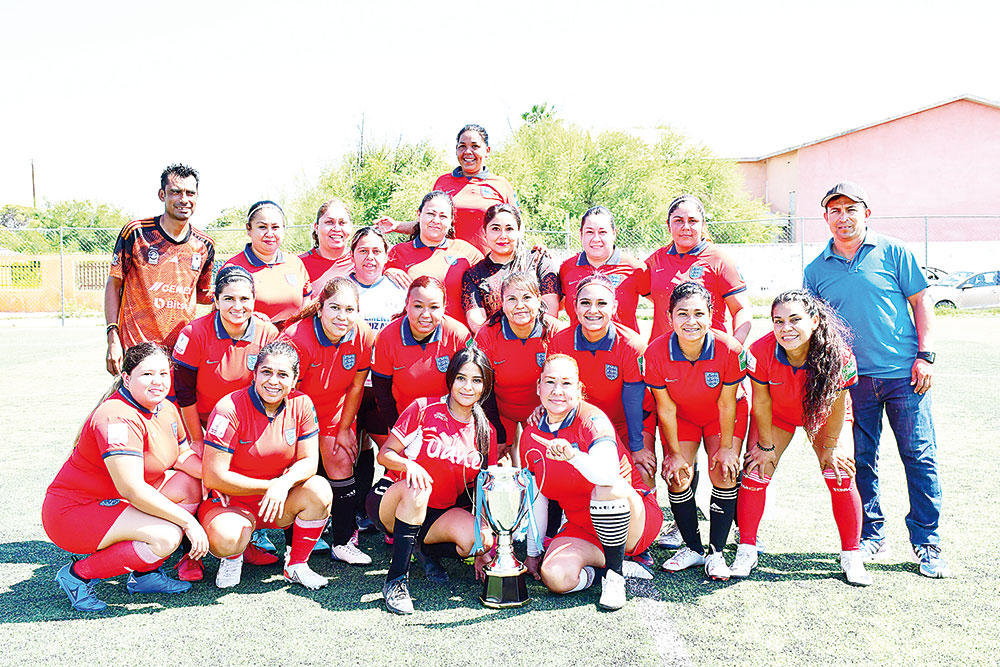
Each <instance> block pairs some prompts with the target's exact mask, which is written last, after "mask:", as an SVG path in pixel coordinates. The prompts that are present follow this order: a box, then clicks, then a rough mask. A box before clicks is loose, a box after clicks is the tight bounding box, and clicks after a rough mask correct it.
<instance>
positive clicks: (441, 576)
mask: <svg viewBox="0 0 1000 667" xmlns="http://www.w3.org/2000/svg"><path fill="white" fill-rule="evenodd" d="M413 555H414V556H416V558H417V562H418V563H420V564H421V565H422V566H423V568H424V574H425V575H427V578H428V579H430V580H431V581H432V582H434V583H435V584H447V583H448V582H449V581H451V577H449V576H448V571H447V570H445V569H444V566H443V565H441V561H440V560H438V559H437V558H435V557H434V556H428V555H427V554H425V553H424V551H423V549H421V548H420V547H417V548H416V549H414V550H413Z"/></svg>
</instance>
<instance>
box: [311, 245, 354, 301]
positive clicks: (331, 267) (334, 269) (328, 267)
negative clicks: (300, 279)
mask: <svg viewBox="0 0 1000 667" xmlns="http://www.w3.org/2000/svg"><path fill="white" fill-rule="evenodd" d="M299 259H301V260H302V265H303V266H305V267H306V273H307V274H309V282H310V283H312V286H313V291H314V292H316V294H319V293H320V292H322V291H323V288H324V287H326V284H327V283H328V282H329V281H330V280H332V279H333V278H347V277H348V276H350V275H351V272H352V271H354V258H353V257H352V256H351V253H350V252H345V253H344V254H343V255H341V256H340V259H327V258H325V257H323V256H322V255H320V254H319V250H318V249H317V248H313V249H312V250H310V251H309V252H304V253H302V254H301V255H299Z"/></svg>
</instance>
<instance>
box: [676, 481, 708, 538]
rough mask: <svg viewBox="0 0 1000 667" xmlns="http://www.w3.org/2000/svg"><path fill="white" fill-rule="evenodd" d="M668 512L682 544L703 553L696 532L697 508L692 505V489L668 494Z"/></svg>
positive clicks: (699, 535)
mask: <svg viewBox="0 0 1000 667" xmlns="http://www.w3.org/2000/svg"><path fill="white" fill-rule="evenodd" d="M668 497H669V498H670V510H671V511H672V512H673V513H674V522H675V523H676V524H677V530H679V531H681V537H683V538H684V544H686V545H687V547H688V548H689V549H691V550H692V551H697V552H698V553H700V554H702V553H705V547H703V546H702V544H701V532H700V531H699V530H698V506H697V505H695V504H694V488H693V487H688V488H686V489H685V490H683V491H681V492H679V493H673V492H671V493H669V494H668Z"/></svg>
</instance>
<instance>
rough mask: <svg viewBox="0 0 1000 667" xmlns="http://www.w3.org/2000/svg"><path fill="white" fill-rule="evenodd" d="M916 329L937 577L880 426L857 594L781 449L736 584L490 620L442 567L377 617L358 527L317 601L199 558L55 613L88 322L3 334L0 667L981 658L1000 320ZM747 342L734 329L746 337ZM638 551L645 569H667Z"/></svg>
mask: <svg viewBox="0 0 1000 667" xmlns="http://www.w3.org/2000/svg"><path fill="white" fill-rule="evenodd" d="M937 322H938V326H937V340H938V343H937V346H936V347H937V350H938V360H939V361H938V364H937V366H936V383H935V389H934V400H935V405H934V415H935V421H936V426H937V433H938V442H939V458H940V463H941V474H942V485H943V487H944V493H945V497H944V514H943V517H942V525H941V534H942V541H943V546H944V554H945V555H946V556H947V558H948V561H949V563H950V565H951V569H952V571H953V573H954V578H952V579H946V580H929V579H925V578H923V577H920V576H918V575H917V572H916V565H915V564H914V563H912V562H911V560H910V559H909V549H908V541H907V536H906V529H905V526H904V523H903V515H905V514H906V511H907V509H908V504H907V500H906V494H905V481H904V479H903V474H902V466H901V464H900V463H899V457H898V455H897V454H896V453H895V451H894V450H895V443H894V442H893V440H892V436H891V433H890V432H889V431H888V428H887V429H886V436H885V439H884V441H883V459H882V474H883V482H882V485H883V506H884V508H885V510H886V513H887V517H888V523H887V526H888V538H889V541H890V544H891V546H892V549H893V558H892V559H891V560H890V561H889V562H887V563H883V564H872V565H870V566H869V569H870V570H871V571H872V573H873V575H874V579H875V583H874V585H873V586H871V587H869V588H866V589H860V588H853V587H851V586H848V585H847V584H846V583H845V582H844V580H843V577H842V576H841V575H840V574H839V567H838V560H837V555H838V552H839V543H838V540H837V533H836V528H835V526H834V523H833V517H832V515H831V512H830V503H829V495H828V492H827V489H826V486H825V485H824V483H823V481H822V478H821V477H820V475H819V472H818V470H817V466H816V462H815V456H814V454H813V453H812V451H811V450H810V449H808V447H807V446H806V444H805V443H804V440H803V439H802V437H801V435H800V436H799V437H798V438H797V439H796V441H795V444H793V446H792V447H791V448H790V449H789V450H788V452H786V454H785V457H784V459H783V460H782V463H781V466H780V467H779V471H778V473H777V475H776V476H775V479H774V482H773V483H772V484H771V486H770V489H769V494H768V508H767V511H766V513H765V516H764V522H763V523H762V524H761V530H760V535H761V539H762V541H763V542H764V543H765V545H766V548H767V553H766V554H763V555H762V556H761V560H760V565H759V567H758V569H757V570H756V571H755V572H754V573H753V575H752V576H751V578H750V579H748V580H745V581H736V580H733V581H730V582H728V583H716V582H708V581H706V580H705V577H704V574H703V572H702V571H701V570H700V569H692V570H688V571H686V572H682V573H678V574H674V575H668V574H667V573H665V572H662V571H657V573H656V575H655V578H654V579H653V581H652V582H631V581H630V583H629V602H628V605H627V606H626V607H625V609H623V610H621V611H619V612H615V613H604V612H600V611H598V610H597V605H596V603H597V599H598V597H599V592H600V588H599V586H598V587H596V588H592V589H590V590H588V591H585V592H583V593H580V594H576V595H572V596H567V597H557V596H553V595H550V594H548V593H547V592H546V591H545V590H544V588H543V587H541V586H540V585H538V584H535V583H533V582H532V583H531V584H529V590H530V592H531V593H532V595H533V596H534V600H533V601H532V602H531V603H530V604H529V605H528V606H526V607H524V608H522V609H518V610H511V611H494V610H488V609H485V608H483V607H482V606H481V605H480V603H479V600H478V594H479V586H478V585H477V584H476V583H475V582H474V581H473V576H472V569H471V567H468V566H465V565H463V564H462V563H459V562H446V567H447V569H448V570H449V572H450V573H451V577H452V583H451V584H449V585H434V584H431V583H430V582H428V581H427V580H426V579H425V577H424V575H423V572H422V571H421V570H420V568H419V567H414V568H413V570H412V571H411V578H410V581H411V583H410V587H411V592H412V594H413V596H414V602H415V605H416V607H417V613H415V614H414V615H413V616H411V617H399V616H393V615H391V614H389V613H387V612H386V611H385V610H384V609H383V607H382V601H381V587H382V583H383V579H384V574H385V570H386V567H387V566H388V554H387V552H386V551H385V550H384V549H383V548H382V546H381V538H380V537H378V536H373V535H366V536H362V548H363V549H365V550H366V551H367V552H368V553H370V554H371V555H372V556H373V558H374V563H373V564H372V566H370V567H368V568H355V567H350V566H347V565H343V564H339V563H338V564H335V563H332V562H331V561H330V560H329V559H328V557H327V555H326V554H324V553H320V552H316V553H314V554H313V556H312V559H311V560H310V564H311V566H312V567H313V568H314V569H315V570H317V571H318V572H320V573H321V574H324V575H326V576H328V577H330V579H331V581H330V586H328V587H327V588H325V589H322V590H320V591H315V592H314V591H307V590H305V589H304V588H301V587H299V586H294V587H293V586H290V585H288V584H285V583H284V581H283V580H282V578H281V571H280V566H279V565H274V566H271V567H264V568H256V567H253V566H249V565H247V566H245V567H244V570H243V581H242V583H241V584H240V586H239V587H237V588H235V589H229V590H227V591H220V590H218V589H216V588H215V586H214V584H213V583H212V582H213V580H214V576H215V571H216V568H217V561H215V560H214V559H212V558H211V557H209V558H208V559H207V562H208V566H207V572H206V575H207V576H206V580H205V581H204V582H202V583H200V584H195V587H194V589H192V591H191V592H189V593H187V594H184V595H179V596H138V597H134V598H133V597H130V596H129V595H128V594H127V593H126V591H125V586H124V581H125V580H124V578H120V579H119V580H117V581H115V580H112V581H108V582H104V583H102V584H100V585H99V586H98V594H99V596H100V597H101V598H102V599H104V600H105V601H106V602H108V604H109V608H108V610H107V611H106V612H105V613H102V614H98V615H82V614H79V613H77V612H75V611H73V610H72V609H71V608H70V606H69V604H68V602H67V600H66V597H65V595H64V594H63V593H62V591H60V590H59V589H58V587H57V586H56V584H55V582H54V581H53V577H54V575H55V573H56V570H57V569H58V568H59V567H60V566H61V565H62V564H64V563H65V562H67V561H68V555H67V554H66V553H64V552H62V551H61V550H60V549H58V548H56V547H55V546H53V545H52V544H51V543H50V542H49V541H48V540H47V539H46V537H45V534H44V532H43V531H42V527H41V520H40V517H39V515H40V509H41V503H42V497H43V495H44V491H45V487H46V486H47V485H48V483H49V482H50V481H51V479H52V477H53V476H54V475H55V472H56V470H57V469H58V468H59V466H60V465H61V464H62V462H63V460H64V459H65V458H66V456H67V454H68V452H69V448H70V443H71V441H72V438H73V435H74V434H75V432H76V429H77V428H78V427H79V424H80V422H81V421H82V420H83V419H84V417H85V416H86V414H87V412H88V411H89V410H90V409H91V408H92V407H93V405H94V403H95V401H96V400H97V398H98V397H99V396H100V394H101V393H102V392H103V391H104V389H105V388H106V387H107V385H108V384H109V376H108V375H107V374H106V373H105V371H104V370H103V366H104V361H103V355H104V345H103V329H102V328H100V326H99V324H97V323H96V322H95V321H93V320H90V321H88V322H86V323H83V324H81V323H71V325H70V326H67V327H64V328H61V327H56V326H48V325H46V326H40V325H39V324H38V323H32V322H30V321H14V322H12V323H5V324H3V325H2V326H0V332H2V334H0V335H2V342H0V390H2V394H0V395H2V396H3V397H4V399H5V400H4V401H3V402H2V403H0V430H2V432H3V433H4V434H6V437H5V438H3V440H2V442H0V489H2V490H3V491H2V495H0V498H2V502H0V664H32V665H49V664H58V663H63V664H171V665H186V664H202V665H204V664H210V665H211V664H220V665H227V664H256V665H265V664H319V663H324V664H333V665H354V664H365V665H381V664H389V663H394V664H437V665H466V664H501V665H522V664H588V665H658V664H666V665H675V664H677V665H682V664H696V665H725V666H726V667H730V666H733V665H848V664H886V665H911V664H944V665H974V664H982V665H987V664H989V665H996V664H998V662H1000V576H998V574H997V570H998V561H997V547H996V545H997V536H998V530H997V525H996V519H995V517H996V515H997V512H996V510H997V498H998V497H1000V481H998V473H1000V465H998V464H997V455H996V453H995V451H996V448H997V444H996V443H997V440H998V434H1000V418H998V416H997V411H998V409H1000V400H998V397H1000V389H998V386H1000V318H997V317H972V316H958V317H942V318H938V320H937ZM766 329H767V321H766V320H755V322H754V334H755V336H759V335H761V334H762V333H764V332H765V331H766ZM708 486H709V485H708V484H707V483H704V484H702V489H701V491H700V493H699V495H700V496H703V495H704V494H705V493H707V487H708ZM661 496H662V500H661V503H663V504H665V503H666V494H665V493H661ZM700 504H702V505H704V503H700ZM667 515H668V516H669V510H668V511H667ZM707 535H708V526H707V523H703V524H702V536H703V538H704V539H707ZM279 546H280V544H279ZM733 550H734V545H730V547H729V548H728V549H727V559H728V560H730V561H731V560H732V556H733ZM652 553H653V555H654V557H655V558H656V560H657V563H658V564H659V563H660V562H662V561H663V560H665V559H666V558H668V557H669V555H670V554H669V552H667V551H665V550H662V549H659V548H658V547H655V546H654V547H653V548H652ZM174 561H175V559H173V560H171V564H173V562H174Z"/></svg>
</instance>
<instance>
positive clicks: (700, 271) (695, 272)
mask: <svg viewBox="0 0 1000 667" xmlns="http://www.w3.org/2000/svg"><path fill="white" fill-rule="evenodd" d="M688 275H689V276H691V280H698V279H699V278H701V277H702V276H703V275H705V267H704V266H699V265H697V264H695V265H694V266H692V267H691V270H690V271H689V272H688Z"/></svg>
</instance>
